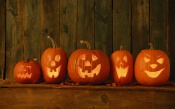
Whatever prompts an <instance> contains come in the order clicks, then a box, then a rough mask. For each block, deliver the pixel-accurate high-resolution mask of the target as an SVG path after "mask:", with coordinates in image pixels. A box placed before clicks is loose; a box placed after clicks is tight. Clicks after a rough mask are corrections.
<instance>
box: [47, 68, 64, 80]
mask: <svg viewBox="0 0 175 109" xmlns="http://www.w3.org/2000/svg"><path fill="white" fill-rule="evenodd" d="M60 70H61V65H60V66H59V67H57V68H56V71H55V70H52V71H51V69H50V68H47V73H46V74H47V76H48V77H49V78H57V77H58V75H59V73H60Z"/></svg>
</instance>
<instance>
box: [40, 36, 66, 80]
mask: <svg viewBox="0 0 175 109" xmlns="http://www.w3.org/2000/svg"><path fill="white" fill-rule="evenodd" d="M48 38H49V39H50V41H51V42H52V46H53V48H48V49H46V50H45V51H44V53H43V54H42V57H41V67H42V71H43V77H44V80H45V82H46V83H60V82H62V81H63V80H64V79H65V78H66V71H67V54H66V52H65V51H64V49H62V48H57V47H56V45H55V42H54V41H53V39H52V38H51V37H50V36H48Z"/></svg>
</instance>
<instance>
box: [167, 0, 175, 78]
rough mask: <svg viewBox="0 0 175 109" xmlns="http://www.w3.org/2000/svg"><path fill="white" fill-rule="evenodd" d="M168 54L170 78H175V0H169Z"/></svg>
mask: <svg viewBox="0 0 175 109" xmlns="http://www.w3.org/2000/svg"><path fill="white" fill-rule="evenodd" d="M168 7H169V9H168V26H167V27H168V42H167V43H168V54H169V58H170V65H171V67H170V71H171V76H170V77H171V78H170V80H175V72H174V71H175V67H174V65H175V48H174V47H175V43H174V41H175V37H174V36H175V30H174V28H175V20H174V19H175V14H174V13H175V0H168Z"/></svg>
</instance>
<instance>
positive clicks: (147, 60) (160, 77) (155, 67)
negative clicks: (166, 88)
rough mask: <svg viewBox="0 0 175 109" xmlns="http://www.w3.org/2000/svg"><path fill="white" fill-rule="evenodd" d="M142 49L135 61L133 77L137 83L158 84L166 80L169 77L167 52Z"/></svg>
mask: <svg viewBox="0 0 175 109" xmlns="http://www.w3.org/2000/svg"><path fill="white" fill-rule="evenodd" d="M149 45H150V49H146V50H142V51H141V52H140V53H139V54H138V55H137V57H136V61H135V78H136V80H137V82H138V83H139V84H142V85H149V86H158V85H164V84H166V83H167V82H168V80H169V77H170V61H169V57H168V56H167V54H166V53H165V52H164V51H162V50H156V49H153V45H152V44H151V43H150V44H149Z"/></svg>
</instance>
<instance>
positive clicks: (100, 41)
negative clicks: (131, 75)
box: [0, 0, 175, 80]
mask: <svg viewBox="0 0 175 109" xmlns="http://www.w3.org/2000/svg"><path fill="white" fill-rule="evenodd" d="M174 7H175V2H174V0H0V33H1V37H0V60H1V61H0V74H1V76H0V77H1V80H2V79H7V80H14V77H13V69H14V66H15V64H16V63H17V62H18V61H21V60H23V59H25V60H26V59H27V58H28V57H35V58H37V59H38V63H40V58H41V55H42V53H43V51H44V50H45V49H46V48H48V47H51V43H50V42H49V41H48V40H47V38H46V37H47V36H48V35H50V36H51V37H52V38H53V39H54V40H55V42H56V43H57V46H60V47H62V48H64V49H65V51H66V52H67V54H68V56H70V54H71V53H72V52H73V51H74V50H76V49H78V48H86V46H85V45H81V44H80V43H79V41H80V40H81V39H84V40H87V41H89V43H90V44H91V47H92V48H93V49H100V50H102V51H104V52H105V53H106V54H107V55H108V56H109V57H110V55H111V54H112V52H114V51H115V50H118V49H119V46H120V45H123V46H124V49H126V50H129V51H130V52H131V53H132V54H133V56H134V58H135V57H136V56H137V54H138V53H139V52H140V51H141V50H142V49H146V48H148V43H149V42H152V43H153V45H154V48H157V49H161V50H163V51H165V52H166V53H167V54H168V56H169V57H170V62H171V78H170V79H171V80H175V74H174V72H175V67H174V66H173V65H174V64H175V59H174V57H175V49H174V46H175V44H174V41H175V38H174V35H175V31H174V27H175V26H174V25H175V20H174V19H175V15H174V13H175V8H174Z"/></svg>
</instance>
